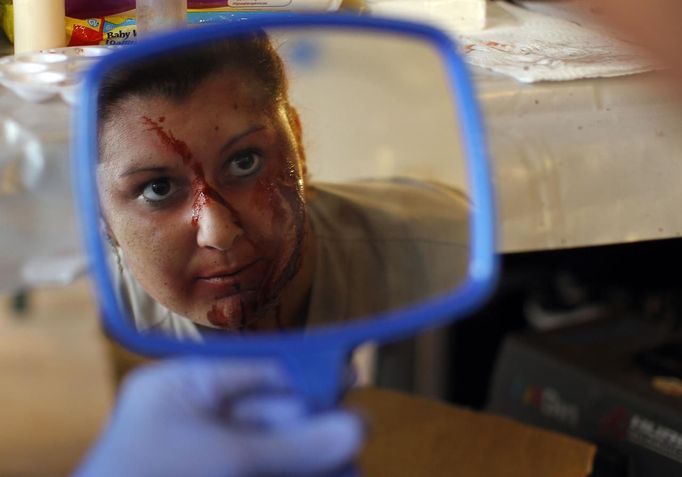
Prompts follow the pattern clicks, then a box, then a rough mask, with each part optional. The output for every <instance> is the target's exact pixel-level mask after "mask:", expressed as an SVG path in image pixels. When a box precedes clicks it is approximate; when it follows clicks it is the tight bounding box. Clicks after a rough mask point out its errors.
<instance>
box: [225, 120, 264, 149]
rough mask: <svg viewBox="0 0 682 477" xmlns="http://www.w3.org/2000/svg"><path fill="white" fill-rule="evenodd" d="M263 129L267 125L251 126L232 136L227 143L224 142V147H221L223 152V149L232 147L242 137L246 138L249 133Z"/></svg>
mask: <svg viewBox="0 0 682 477" xmlns="http://www.w3.org/2000/svg"><path fill="white" fill-rule="evenodd" d="M263 129H265V126H263V125H257V126H251V127H250V128H249V129H247V130H246V131H244V132H241V133H239V134H237V135H235V136H232V137H231V138H230V139H229V140H228V141H227V142H226V143H225V144H223V147H221V148H220V152H223V151H225V150H227V149H229V148H231V147H232V146H234V144H235V143H237V142H238V141H240V140H241V139H244V138H245V137H246V136H248V135H249V134H253V133H255V132H258V131H262V130H263Z"/></svg>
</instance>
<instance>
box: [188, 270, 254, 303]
mask: <svg viewBox="0 0 682 477" xmlns="http://www.w3.org/2000/svg"><path fill="white" fill-rule="evenodd" d="M266 271H267V262H266V261H265V260H255V261H253V262H251V263H250V264H247V265H245V266H242V267H231V268H224V269H214V270H212V271H209V272H205V273H201V274H200V275H199V276H198V277H197V279H196V285H197V286H198V288H199V290H200V291H201V292H204V293H208V294H210V295H211V298H213V299H215V300H217V299H221V298H227V297H230V296H234V295H244V298H246V296H247V295H252V294H254V292H255V291H257V290H258V289H259V288H260V286H261V284H262V282H263V278H264V277H265V273H266Z"/></svg>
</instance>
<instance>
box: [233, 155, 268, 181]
mask: <svg viewBox="0 0 682 477" xmlns="http://www.w3.org/2000/svg"><path fill="white" fill-rule="evenodd" d="M260 165H261V156H260V154H258V153H257V152H255V151H244V152H240V153H237V154H236V155H234V156H233V157H232V158H231V159H230V163H229V165H228V172H229V174H230V175H231V176H234V177H244V176H249V175H251V174H253V173H255V172H256V171H257V170H258V169H259V168H260Z"/></svg>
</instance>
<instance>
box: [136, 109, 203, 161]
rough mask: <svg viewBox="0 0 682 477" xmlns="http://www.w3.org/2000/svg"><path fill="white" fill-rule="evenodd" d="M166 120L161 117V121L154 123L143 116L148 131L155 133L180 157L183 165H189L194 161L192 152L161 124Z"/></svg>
mask: <svg viewBox="0 0 682 477" xmlns="http://www.w3.org/2000/svg"><path fill="white" fill-rule="evenodd" d="M165 120H166V118H165V117H164V116H161V117H160V118H159V121H158V122H157V121H154V120H153V119H152V118H150V117H148V116H142V121H143V122H144V124H146V125H147V126H148V129H147V130H148V131H154V132H155V133H156V135H157V136H158V137H159V139H160V140H161V142H162V143H163V144H165V145H166V146H168V147H169V148H170V149H171V150H173V151H174V152H175V153H176V154H178V155H179V156H180V158H181V159H182V163H183V164H189V163H190V161H191V160H192V151H190V150H189V147H188V146H187V143H186V142H184V141H181V140H180V139H178V138H176V137H175V136H174V135H173V133H172V132H170V131H166V130H165V129H164V128H163V126H161V124H160V123H162V122H163V121H165Z"/></svg>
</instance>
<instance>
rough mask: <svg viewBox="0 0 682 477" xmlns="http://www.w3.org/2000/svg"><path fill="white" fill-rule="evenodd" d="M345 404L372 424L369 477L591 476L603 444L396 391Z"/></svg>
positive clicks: (364, 394) (361, 395) (365, 393)
mask: <svg viewBox="0 0 682 477" xmlns="http://www.w3.org/2000/svg"><path fill="white" fill-rule="evenodd" d="M345 404H347V405H348V406H351V407H353V408H356V409H358V410H359V411H360V412H361V413H362V414H363V415H364V416H365V417H366V420H367V422H368V424H369V439H368V442H367V445H366V446H365V448H364V450H363V452H362V455H361V457H360V462H359V464H360V469H361V473H362V475H366V476H368V477H375V476H377V477H384V476H390V477H403V476H404V477H420V476H428V477H439V476H443V477H445V476H447V477H452V476H457V477H496V476H504V477H586V476H588V475H590V473H591V471H592V462H593V458H594V454H595V451H596V448H595V446H594V445H592V444H589V443H587V442H584V441H581V440H578V439H575V438H571V437H568V436H565V435H561V434H558V433H555V432H550V431H546V430H542V429H539V428H536V427H532V426H529V425H525V424H520V423H518V422H516V421H513V420H512V419H508V418H504V417H499V416H494V415H491V414H486V413H481V412H473V411H469V410H466V409H462V408H458V407H456V406H451V405H448V404H445V403H442V402H439V401H435V400H430V399H425V398H419V397H415V396H412V395H408V394H402V393H398V392H395V391H387V390H381V389H376V388H360V389H355V390H353V391H351V393H350V394H349V395H348V397H347V399H346V401H345Z"/></svg>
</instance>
